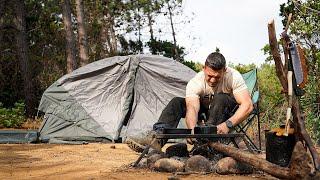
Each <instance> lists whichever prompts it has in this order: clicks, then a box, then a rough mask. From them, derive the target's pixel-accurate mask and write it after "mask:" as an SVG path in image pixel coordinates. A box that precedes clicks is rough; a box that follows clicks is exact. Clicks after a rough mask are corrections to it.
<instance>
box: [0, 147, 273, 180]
mask: <svg viewBox="0 0 320 180" xmlns="http://www.w3.org/2000/svg"><path fill="white" fill-rule="evenodd" d="M112 146H113V147H112ZM114 147H115V148H114ZM138 156H139V154H138V153H135V152H134V151H132V150H130V149H129V148H128V147H127V146H126V144H99V143H91V144H87V145H53V144H2V145H0V179H152V180H156V179H168V177H170V176H173V174H171V173H160V172H154V171H151V170H146V169H135V168H131V167H129V166H128V165H129V164H131V163H132V162H134V161H135V160H136V159H137V158H138ZM177 177H178V178H180V179H208V178H210V179H234V180H236V179H237V180H238V179H256V178H260V179H261V178H262V179H266V178H267V179H268V178H270V176H265V175H261V174H257V175H250V176H230V175H229V176H220V175H217V174H213V173H212V174H207V175H199V174H192V175H179V176H177Z"/></svg>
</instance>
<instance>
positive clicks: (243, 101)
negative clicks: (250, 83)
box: [217, 90, 253, 134]
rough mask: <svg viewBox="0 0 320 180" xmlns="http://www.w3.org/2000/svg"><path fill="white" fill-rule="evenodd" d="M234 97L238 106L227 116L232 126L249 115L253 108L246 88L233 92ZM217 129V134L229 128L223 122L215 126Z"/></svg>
mask: <svg viewBox="0 0 320 180" xmlns="http://www.w3.org/2000/svg"><path fill="white" fill-rule="evenodd" d="M234 98H235V99H236V101H237V103H238V104H239V108H238V109H237V111H236V112H235V114H234V115H233V116H231V117H230V118H229V120H230V121H231V122H232V124H233V126H236V125H237V124H239V123H241V122H242V121H243V120H245V119H246V118H247V117H248V116H249V114H250V113H251V111H252V110H253V105H252V101H251V97H250V94H249V91H248V90H243V91H241V92H239V93H236V94H234ZM217 129H218V133H219V134H227V133H228V132H229V130H230V129H229V128H228V127H227V125H226V123H225V122H223V123H221V124H219V125H218V126H217Z"/></svg>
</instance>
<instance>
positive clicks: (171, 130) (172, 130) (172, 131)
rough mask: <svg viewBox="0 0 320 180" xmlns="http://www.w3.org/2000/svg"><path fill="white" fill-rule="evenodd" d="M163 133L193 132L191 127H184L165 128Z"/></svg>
mask: <svg viewBox="0 0 320 180" xmlns="http://www.w3.org/2000/svg"><path fill="white" fill-rule="evenodd" d="M163 134H191V129H183V128H165V129H163Z"/></svg>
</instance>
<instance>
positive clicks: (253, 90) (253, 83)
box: [235, 69, 261, 151]
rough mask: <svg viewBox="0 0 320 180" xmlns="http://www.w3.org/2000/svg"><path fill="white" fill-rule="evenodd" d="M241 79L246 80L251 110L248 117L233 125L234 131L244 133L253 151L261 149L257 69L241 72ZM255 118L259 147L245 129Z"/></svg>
mask: <svg viewBox="0 0 320 180" xmlns="http://www.w3.org/2000/svg"><path fill="white" fill-rule="evenodd" d="M242 77H243V79H244V80H245V82H246V85H247V87H248V90H249V92H250V95H251V99H252V103H253V107H254V108H253V111H252V112H251V114H250V115H249V117H248V118H247V119H246V120H245V121H243V122H242V123H241V124H239V125H237V126H236V127H235V130H236V132H238V133H244V135H245V139H246V140H247V143H248V144H249V145H250V146H251V148H252V149H253V150H255V151H261V134H260V117H259V104H258V102H259V90H258V86H257V79H258V78H257V69H252V70H250V71H248V72H246V73H244V74H242ZM255 119H257V126H258V140H259V148H258V147H257V146H256V144H255V143H254V142H253V140H252V139H251V138H250V137H249V136H248V134H247V130H248V129H249V127H250V126H251V125H252V123H253V122H254V120H255Z"/></svg>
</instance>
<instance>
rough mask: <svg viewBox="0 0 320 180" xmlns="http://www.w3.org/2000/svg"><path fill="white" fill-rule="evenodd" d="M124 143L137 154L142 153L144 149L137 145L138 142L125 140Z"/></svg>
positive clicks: (142, 146)
mask: <svg viewBox="0 0 320 180" xmlns="http://www.w3.org/2000/svg"><path fill="white" fill-rule="evenodd" d="M125 143H126V144H127V145H128V147H129V148H130V149H131V150H133V151H135V152H138V153H142V152H143V150H144V149H145V148H146V147H145V146H144V145H142V144H139V143H138V142H136V141H134V140H133V139H131V138H127V139H126V141H125Z"/></svg>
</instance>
